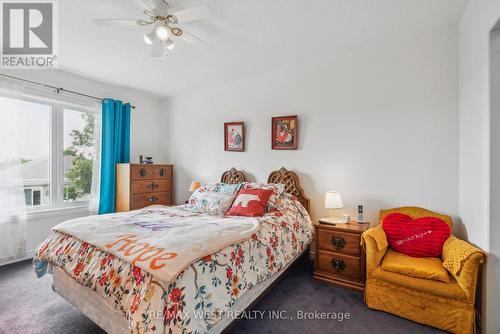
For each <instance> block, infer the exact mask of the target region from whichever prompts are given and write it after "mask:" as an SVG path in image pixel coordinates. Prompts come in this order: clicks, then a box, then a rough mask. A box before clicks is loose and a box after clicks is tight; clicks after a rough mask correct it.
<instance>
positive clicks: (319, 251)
mask: <svg viewBox="0 0 500 334" xmlns="http://www.w3.org/2000/svg"><path fill="white" fill-rule="evenodd" d="M369 225H370V224H369V223H365V224H358V223H356V222H352V223H349V224H336V225H331V224H324V223H321V222H320V223H319V224H317V225H315V231H316V245H315V255H314V256H315V261H314V278H316V279H318V280H321V281H325V282H328V283H332V284H336V285H339V286H342V287H347V288H351V289H356V290H361V291H363V289H364V287H365V253H364V251H363V249H362V247H361V246H360V242H361V234H362V233H363V232H364V231H366V230H367V229H368V228H369Z"/></svg>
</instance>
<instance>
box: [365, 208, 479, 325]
mask: <svg viewBox="0 0 500 334" xmlns="http://www.w3.org/2000/svg"><path fill="white" fill-rule="evenodd" d="M394 212H399V213H403V214H407V215H409V216H410V217H412V218H413V219H417V218H420V217H426V216H432V217H438V218H440V219H442V220H444V221H445V222H447V223H448V224H449V225H450V227H453V226H452V224H453V223H452V219H451V217H449V216H445V215H440V214H438V213H435V212H432V211H429V210H425V209H422V208H417V207H401V208H395V209H390V210H381V211H380V214H379V225H378V226H377V227H374V228H371V229H369V230H367V231H365V232H364V233H363V235H362V239H361V243H362V245H363V247H364V249H365V252H366V283H365V303H366V305H367V306H368V307H369V308H372V309H376V310H381V311H385V312H389V313H393V314H395V315H398V316H400V317H403V318H407V319H410V320H413V321H416V322H419V323H422V324H425V325H429V326H433V327H437V328H440V329H443V330H446V331H450V332H453V333H463V334H470V333H473V332H474V320H475V316H474V298H475V292H476V282H477V274H478V270H479V266H480V263H482V262H483V260H484V257H485V255H484V253H483V252H482V251H481V250H480V249H478V248H475V247H473V246H471V245H470V244H469V243H467V242H465V241H463V240H460V239H457V238H456V237H454V236H453V235H452V236H450V237H449V238H448V240H446V242H445V243H444V245H443V252H442V257H441V258H414V257H410V256H406V255H404V254H400V253H397V252H395V251H393V250H392V249H390V248H389V246H388V243H387V239H386V236H385V233H384V230H383V228H382V222H383V220H384V218H385V216H387V215H388V214H390V213H394Z"/></svg>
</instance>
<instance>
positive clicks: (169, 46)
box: [165, 38, 175, 50]
mask: <svg viewBox="0 0 500 334" xmlns="http://www.w3.org/2000/svg"><path fill="white" fill-rule="evenodd" d="M165 46H166V47H167V49H169V50H172V49H173V48H174V46H175V44H174V41H172V40H171V39H170V38H167V40H166V41H165Z"/></svg>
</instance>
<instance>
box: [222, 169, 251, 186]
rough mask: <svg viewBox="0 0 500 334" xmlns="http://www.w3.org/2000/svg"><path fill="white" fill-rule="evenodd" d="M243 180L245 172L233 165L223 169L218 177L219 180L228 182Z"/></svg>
mask: <svg viewBox="0 0 500 334" xmlns="http://www.w3.org/2000/svg"><path fill="white" fill-rule="evenodd" d="M245 181H246V180H245V174H243V172H241V171H239V170H237V169H236V168H234V167H233V168H231V169H230V170H227V171H225V172H224V173H223V174H222V176H221V177H220V182H224V183H229V184H236V183H242V182H245Z"/></svg>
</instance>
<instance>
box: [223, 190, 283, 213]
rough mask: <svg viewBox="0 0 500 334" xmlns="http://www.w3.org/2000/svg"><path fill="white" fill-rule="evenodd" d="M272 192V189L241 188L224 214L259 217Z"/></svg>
mask: <svg viewBox="0 0 500 334" xmlns="http://www.w3.org/2000/svg"><path fill="white" fill-rule="evenodd" d="M273 193H274V190H272V189H241V190H240V192H239V193H238V196H236V199H235V200H234V203H233V206H232V207H231V209H229V211H228V212H227V213H226V216H247V217H260V216H262V215H263V214H264V212H265V210H266V204H267V202H268V201H269V197H271V195H272V194H273Z"/></svg>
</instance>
